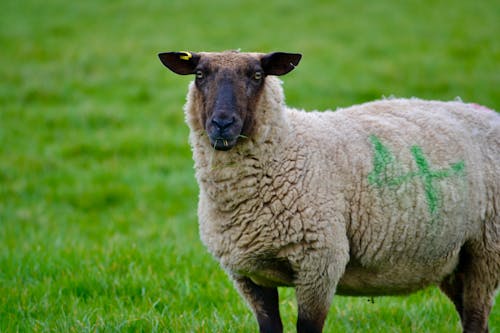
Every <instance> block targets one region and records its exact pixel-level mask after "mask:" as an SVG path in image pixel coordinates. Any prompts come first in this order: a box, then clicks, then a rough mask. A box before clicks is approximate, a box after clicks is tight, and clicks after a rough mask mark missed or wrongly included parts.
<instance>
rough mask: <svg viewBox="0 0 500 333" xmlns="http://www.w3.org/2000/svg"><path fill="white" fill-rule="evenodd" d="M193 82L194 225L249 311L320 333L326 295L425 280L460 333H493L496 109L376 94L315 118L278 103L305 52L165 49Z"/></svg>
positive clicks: (498, 187) (406, 286) (498, 273)
mask: <svg viewBox="0 0 500 333" xmlns="http://www.w3.org/2000/svg"><path fill="white" fill-rule="evenodd" d="M159 58H160V60H161V62H162V63H163V64H164V65H165V66H166V67H167V68H169V69H170V70H171V71H173V72H174V73H176V74H180V75H190V74H193V75H195V79H194V81H193V82H191V83H190V85H189V92H188V96H187V103H186V105H185V117H186V122H187V124H188V126H189V128H190V134H189V141H190V144H191V146H192V151H193V159H194V164H195V174H196V179H197V182H198V184H199V191H200V192H199V204H198V217H199V232H200V237H201V240H202V242H203V243H204V245H205V246H206V247H207V249H208V250H209V251H210V252H211V254H212V255H213V256H214V257H215V258H216V259H217V260H218V261H219V263H220V265H221V266H222V268H223V269H224V270H225V271H226V272H227V274H228V276H229V277H230V278H231V279H232V280H233V282H234V284H235V287H236V288H237V290H238V291H239V293H240V294H241V295H242V296H243V298H244V299H245V300H246V301H247V303H248V305H249V307H250V308H251V309H252V311H253V312H254V314H255V316H256V319H257V322H258V325H259V329H260V332H282V330H283V326H282V321H281V318H280V314H279V307H278V304H279V299H278V292H277V287H281V286H284V287H294V288H295V291H296V299H297V304H298V319H297V323H296V327H297V331H298V332H321V331H322V329H323V325H324V322H325V319H326V317H327V313H328V310H329V307H330V303H331V300H332V298H333V295H334V293H336V294H338V295H355V296H361V295H363V296H382V295H400V294H408V293H411V292H414V291H417V290H420V289H422V288H425V287H427V286H430V285H439V287H440V289H441V290H442V291H443V292H444V294H446V295H447V296H448V298H449V299H450V300H451V301H452V302H453V304H454V305H455V308H456V310H457V312H458V315H459V316H460V319H461V324H462V327H463V331H464V332H488V315H489V312H490V309H491V307H492V304H493V300H494V297H495V293H496V290H497V289H498V287H499V283H500V217H499V213H498V212H499V211H500V116H499V115H498V114H497V113H496V112H495V111H492V110H489V109H487V108H485V107H482V106H479V105H477V104H466V103H463V102H461V101H452V102H439V101H424V100H420V99H416V98H412V99H396V98H391V99H382V100H379V101H374V102H369V103H365V104H361V105H357V106H352V107H347V108H343V109H337V110H336V111H334V112H333V111H325V112H317V111H314V112H304V111H302V110H297V109H292V108H289V107H287V106H286V105H285V103H284V95H283V89H282V86H281V85H282V83H281V81H280V80H279V79H278V78H277V76H281V75H284V74H287V73H288V72H290V71H292V70H293V69H294V68H295V67H296V66H297V65H298V63H299V61H300V59H301V55H300V54H294V53H285V52H274V53H268V54H261V53H242V52H238V51H225V52H221V53H209V52H199V53H191V52H165V53H160V54H159Z"/></svg>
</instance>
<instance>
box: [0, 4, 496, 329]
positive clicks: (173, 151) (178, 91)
mask: <svg viewBox="0 0 500 333" xmlns="http://www.w3.org/2000/svg"><path fill="white" fill-rule="evenodd" d="M499 13H500V2H499V1H497V0H484V1H476V0H470V1H469V0H456V1H451V0H433V1H430V0H408V1H396V0H387V1H386V0H381V1H351V0H349V1H348V0H337V1H327V0H313V1H308V2H304V1H303V2H298V1H296V2H295V1H289V0H273V1H265V2H256V1H255V2H252V1H234V0H213V1H201V0H195V1H185V0H184V1H181V0H168V1H161V0H148V1H139V0H124V1H118V0H117V1H98V0H86V1H77V2H76V1H63V0H48V1H43V2H42V1H36V0H23V1H17V0H4V1H2V10H1V11H0V45H1V48H0V332H255V331H256V329H257V326H256V322H255V320H254V318H253V316H252V314H251V313H250V311H249V310H248V309H247V308H246V305H245V304H244V302H243V301H242V300H241V299H240V297H239V296H238V294H237V293H236V291H235V290H234V288H233V286H232V285H231V283H230V282H229V280H228V279H227V277H226V276H225V273H224V272H223V271H222V270H221V269H220V268H219V266H218V264H217V263H216V262H215V261H214V260H213V259H212V258H211V256H210V255H209V254H208V253H207V252H206V250H205V249H204V247H203V245H202V244H201V242H200V240H199V237H198V229H197V217H196V204H197V193H198V192H197V191H198V190H197V185H196V183H195V180H194V175H193V167H192V164H193V163H192V160H191V152H190V148H189V145H188V142H187V137H188V129H187V126H186V125H185V124H184V115H183V112H182V105H183V104H184V101H185V94H186V88H187V84H188V82H189V81H190V79H191V78H189V77H179V76H175V75H173V74H171V73H170V72H168V71H166V70H165V69H164V68H163V67H162V66H161V64H160V62H159V61H158V59H157V56H156V55H157V53H158V52H163V51H171V50H172V51H174V50H192V51H198V50H208V51H215V50H225V49H241V50H243V51H262V52H269V51H290V52H300V53H302V54H303V59H302V62H301V64H300V66H299V67H298V68H297V70H295V71H294V72H293V73H291V74H290V75H288V76H286V77H284V78H283V79H284V82H285V83H284V86H285V91H286V95H287V103H288V104H289V105H292V106H296V107H299V108H305V109H326V108H331V109H335V108H337V107H342V106H348V105H351V104H355V103H362V102H366V101H369V100H372V99H379V98H381V97H383V96H391V95H394V96H398V97H411V96H418V97H421V98H427V99H441V100H452V99H455V98H457V97H459V98H461V99H462V100H464V101H467V102H476V103H479V104H483V105H487V106H489V107H490V108H493V109H495V110H500V91H499V87H500V38H499V37H498V36H499V35H500V14H499ZM280 295H281V300H282V301H281V311H282V317H283V320H284V323H285V331H286V332H293V331H294V325H295V324H294V323H295V320H296V304H295V300H294V293H293V291H292V290H289V289H281V290H280ZM498 303H500V296H497V305H496V306H495V307H494V308H493V311H492V313H491V316H490V331H491V332H492V333H494V332H500V305H499V304H498ZM334 331H335V332H459V331H460V325H459V319H458V316H457V315H456V314H455V311H454V309H453V306H452V304H451V303H450V302H449V301H448V300H447V299H446V298H445V297H444V296H443V295H442V294H440V292H439V291H438V290H437V289H436V288H430V289H427V290H424V291H422V292H419V293H416V294H414V295H411V296H409V297H381V298H375V299H373V300H372V299H369V298H350V297H336V298H335V299H334V301H333V305H332V308H331V311H330V314H329V317H328V321H327V323H326V327H325V332H334Z"/></svg>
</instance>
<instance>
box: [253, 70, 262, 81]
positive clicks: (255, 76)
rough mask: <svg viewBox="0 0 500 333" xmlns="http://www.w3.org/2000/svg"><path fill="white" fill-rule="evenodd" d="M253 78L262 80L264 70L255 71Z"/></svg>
mask: <svg viewBox="0 0 500 333" xmlns="http://www.w3.org/2000/svg"><path fill="white" fill-rule="evenodd" d="M253 79H254V80H256V81H260V80H261V79H262V72H255V73H254V74H253Z"/></svg>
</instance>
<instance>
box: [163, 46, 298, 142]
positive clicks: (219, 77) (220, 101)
mask: <svg viewBox="0 0 500 333" xmlns="http://www.w3.org/2000/svg"><path fill="white" fill-rule="evenodd" d="M159 57H160V60H161V61H162V63H163V64H164V65H165V66H167V67H168V68H169V69H171V70H172V71H173V72H175V73H177V74H182V75H185V74H195V77H196V78H195V87H196V89H197V90H198V93H199V94H200V96H201V99H202V103H201V105H202V106H201V110H199V112H200V114H199V116H200V120H201V123H202V124H203V126H204V128H205V130H206V132H207V134H208V138H209V140H210V144H211V145H212V146H213V147H214V148H215V149H217V150H229V149H231V148H232V147H234V146H235V145H236V143H237V142H238V138H240V137H249V136H251V135H252V130H253V125H254V123H255V122H254V115H255V108H256V105H257V102H258V100H259V97H260V94H261V92H262V89H263V86H264V81H265V77H266V76H267V75H283V74H286V73H288V72H289V71H291V70H292V69H293V68H295V66H296V65H297V64H298V62H299V60H300V57H301V55H300V54H290V53H282V52H276V53H270V54H266V55H264V54H254V53H238V52H223V53H189V52H167V53H161V54H159Z"/></svg>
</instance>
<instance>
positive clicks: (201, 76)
mask: <svg viewBox="0 0 500 333" xmlns="http://www.w3.org/2000/svg"><path fill="white" fill-rule="evenodd" d="M204 77H205V74H203V72H202V71H200V70H198V71H196V78H197V79H198V80H201V79H203V78H204Z"/></svg>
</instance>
